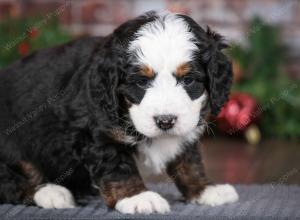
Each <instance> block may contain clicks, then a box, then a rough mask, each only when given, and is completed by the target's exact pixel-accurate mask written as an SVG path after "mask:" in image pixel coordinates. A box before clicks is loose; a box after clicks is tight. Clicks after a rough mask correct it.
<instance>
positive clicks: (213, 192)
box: [167, 143, 238, 206]
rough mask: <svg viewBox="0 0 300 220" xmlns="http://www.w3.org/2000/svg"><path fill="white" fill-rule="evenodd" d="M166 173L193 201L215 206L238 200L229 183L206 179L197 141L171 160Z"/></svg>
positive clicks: (187, 197) (188, 198)
mask: <svg viewBox="0 0 300 220" xmlns="http://www.w3.org/2000/svg"><path fill="white" fill-rule="evenodd" d="M167 173H168V174H169V175H170V177H171V178H172V179H173V180H174V182H175V184H176V185H177V187H178V189H179V190H180V191H181V193H182V194H183V195H184V197H185V198H186V199H187V200H189V201H191V202H193V203H198V204H204V205H210V206H216V205H222V204H226V203H232V202H236V201H237V200H238V194H237V193H236V191H235V189H234V188H233V187H232V186H231V185H228V184H225V185H214V184H211V183H210V182H209V181H208V180H207V179H206V177H205V172H204V167H203V164H202V161H201V156H200V152H199V151H198V147H197V143H195V144H192V145H190V146H187V147H186V150H185V152H183V153H182V154H181V155H179V156H178V157H177V158H176V159H175V160H173V161H171V162H170V163H169V164H168V166H167Z"/></svg>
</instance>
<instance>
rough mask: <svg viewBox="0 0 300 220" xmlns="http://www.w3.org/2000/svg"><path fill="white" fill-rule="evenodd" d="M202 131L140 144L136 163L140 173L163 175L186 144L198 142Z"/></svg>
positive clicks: (196, 130) (155, 139) (197, 130)
mask: <svg viewBox="0 0 300 220" xmlns="http://www.w3.org/2000/svg"><path fill="white" fill-rule="evenodd" d="M201 131H202V129H195V131H193V132H191V133H190V134H189V135H187V136H185V137H178V136H165V137H160V138H154V139H152V140H151V141H150V142H148V143H147V142H143V143H141V144H139V146H138V152H139V155H138V157H137V158H136V161H137V164H138V167H139V170H140V172H141V173H142V174H145V173H146V174H147V173H154V174H159V173H161V172H162V171H163V170H164V169H165V168H166V165H167V163H168V162H170V161H171V160H173V159H175V157H176V156H178V155H180V154H181V153H182V152H183V151H184V148H185V147H186V143H188V142H193V141H195V140H197V138H198V137H199V133H201Z"/></svg>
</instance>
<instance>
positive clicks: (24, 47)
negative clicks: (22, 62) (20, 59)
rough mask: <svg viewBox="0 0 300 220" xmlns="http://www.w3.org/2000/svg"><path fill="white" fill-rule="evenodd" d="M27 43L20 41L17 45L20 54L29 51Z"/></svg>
mask: <svg viewBox="0 0 300 220" xmlns="http://www.w3.org/2000/svg"><path fill="white" fill-rule="evenodd" d="M29 49H30V48H29V44H28V43H27V42H22V43H20V44H19V46H18V52H19V54H20V55H21V56H26V55H27V54H28V53H29Z"/></svg>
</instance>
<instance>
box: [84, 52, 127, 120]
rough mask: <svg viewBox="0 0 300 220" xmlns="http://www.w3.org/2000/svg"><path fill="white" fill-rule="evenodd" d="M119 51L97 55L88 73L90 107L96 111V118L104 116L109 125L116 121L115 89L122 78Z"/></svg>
mask: <svg viewBox="0 0 300 220" xmlns="http://www.w3.org/2000/svg"><path fill="white" fill-rule="evenodd" d="M119 53H120V50H117V49H114V48H109V49H102V50H101V52H100V53H97V54H96V55H95V56H94V58H93V61H92V62H91V66H90V69H89V71H88V72H89V73H88V75H89V76H88V83H87V86H88V89H87V91H88V93H89V94H88V96H89V99H90V103H91V105H92V106H93V107H94V108H95V109H96V111H94V112H97V113H98V114H99V115H98V116H97V117H98V118H99V117H100V118H101V117H103V115H105V116H106V117H104V118H106V119H107V117H108V118H109V120H110V123H112V122H117V121H118V106H119V103H118V102H119V100H118V95H117V87H118V86H119V83H120V80H121V77H122V65H123V63H122V62H123V59H122V57H124V54H122V55H120V54H119Z"/></svg>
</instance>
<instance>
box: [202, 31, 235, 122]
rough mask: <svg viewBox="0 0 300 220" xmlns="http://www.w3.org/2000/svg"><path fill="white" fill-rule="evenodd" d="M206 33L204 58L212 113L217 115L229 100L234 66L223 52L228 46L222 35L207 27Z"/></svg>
mask: <svg viewBox="0 0 300 220" xmlns="http://www.w3.org/2000/svg"><path fill="white" fill-rule="evenodd" d="M206 35H207V38H208V45H207V46H208V47H207V48H206V50H205V53H204V54H203V55H204V57H203V58H204V60H206V62H205V63H206V71H207V74H208V84H207V87H208V88H207V89H208V90H209V91H208V92H209V98H210V107H211V113H212V114H213V115H215V116H216V115H218V113H219V112H220V110H221V108H222V107H223V105H224V104H225V102H226V101H227V100H228V96H229V93H230V88H231V85H232V66H231V62H230V61H229V60H228V58H227V57H226V56H225V55H224V54H223V53H222V52H221V50H222V49H224V48H227V47H228V46H227V45H226V44H224V43H223V42H222V40H223V38H222V36H221V35H219V34H216V33H214V32H212V31H211V30H210V29H209V28H207V31H206Z"/></svg>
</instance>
